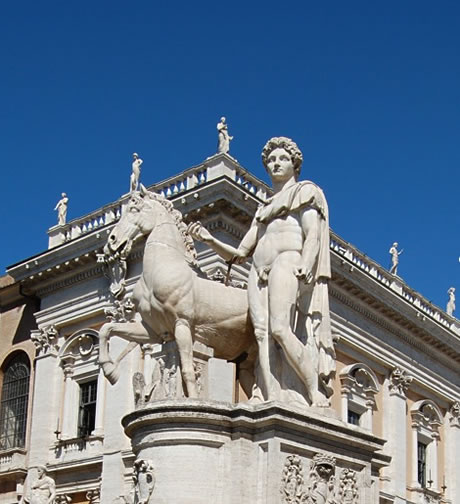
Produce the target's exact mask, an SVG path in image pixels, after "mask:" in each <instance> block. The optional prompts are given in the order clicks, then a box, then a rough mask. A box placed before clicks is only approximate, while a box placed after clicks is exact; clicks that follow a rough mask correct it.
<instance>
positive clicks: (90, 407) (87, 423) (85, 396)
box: [78, 380, 97, 437]
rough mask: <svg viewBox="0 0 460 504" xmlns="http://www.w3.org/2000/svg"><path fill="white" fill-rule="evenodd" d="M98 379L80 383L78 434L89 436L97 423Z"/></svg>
mask: <svg viewBox="0 0 460 504" xmlns="http://www.w3.org/2000/svg"><path fill="white" fill-rule="evenodd" d="M96 401H97V380H94V381H91V382H86V383H82V384H81V385H80V412H79V419H78V435H79V436H80V437H85V436H89V435H90V434H91V433H92V432H93V430H94V427H95V425H96Z"/></svg>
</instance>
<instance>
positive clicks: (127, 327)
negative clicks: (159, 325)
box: [99, 322, 152, 385]
mask: <svg viewBox="0 0 460 504" xmlns="http://www.w3.org/2000/svg"><path fill="white" fill-rule="evenodd" d="M112 336H118V337H120V338H123V339H125V340H127V341H129V344H128V345H127V346H126V347H125V348H124V349H123V351H122V352H121V353H120V355H119V356H118V358H117V359H116V360H115V362H114V361H113V360H112V359H111V357H110V355H109V350H108V341H109V339H110V338H111V337H112ZM151 341H152V337H151V335H150V334H149V333H148V331H147V329H146V328H145V327H144V325H143V324H142V323H141V322H124V323H121V322H119V323H114V322H109V323H107V324H104V325H103V326H102V327H101V329H100V331H99V363H100V364H101V367H102V370H103V372H104V375H105V377H106V378H107V379H108V380H109V382H110V383H111V384H112V385H114V384H115V383H116V382H117V381H118V378H119V377H120V366H119V364H120V362H121V360H122V359H123V358H124V357H125V356H126V355H127V354H128V353H129V352H130V351H131V350H132V349H133V348H135V347H136V345H138V344H142V343H147V342H151Z"/></svg>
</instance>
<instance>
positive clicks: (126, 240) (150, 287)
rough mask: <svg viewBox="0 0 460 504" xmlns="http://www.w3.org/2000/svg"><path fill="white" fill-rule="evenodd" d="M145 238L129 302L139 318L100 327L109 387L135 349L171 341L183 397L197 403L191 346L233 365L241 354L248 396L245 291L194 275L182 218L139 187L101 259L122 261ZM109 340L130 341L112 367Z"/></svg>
mask: <svg viewBox="0 0 460 504" xmlns="http://www.w3.org/2000/svg"><path fill="white" fill-rule="evenodd" d="M144 235H147V236H148V238H147V241H146V244H145V249H144V254H143V263H142V275H141V276H140V278H139V280H138V282H137V283H136V285H135V286H134V290H133V295H132V301H133V304H134V306H135V309H136V311H137V313H138V315H139V316H140V318H138V319H137V320H133V321H131V322H121V321H116V320H113V321H111V322H108V323H106V324H104V325H103V326H102V327H101V329H100V331H99V362H100V364H101V367H102V369H103V372H104V374H105V376H106V377H107V378H108V380H109V381H110V382H111V383H115V382H116V381H117V380H118V376H119V364H120V362H121V360H122V359H123V358H124V356H125V355H126V354H127V353H128V352H129V351H131V350H132V349H133V348H134V347H136V346H137V345H138V344H144V343H164V342H167V341H171V340H175V341H176V343H177V349H178V352H179V357H180V365H181V366H180V369H181V373H182V378H183V381H184V383H185V389H186V390H185V392H186V395H187V396H188V397H198V395H199V390H198V389H199V387H198V386H197V379H196V374H195V369H194V363H193V342H194V340H198V341H200V342H201V343H203V344H204V345H206V346H209V347H212V348H213V349H214V357H216V358H221V359H226V360H234V359H236V358H238V357H241V356H243V355H246V354H247V358H246V359H245V360H244V361H243V362H241V363H240V368H239V371H240V374H239V377H240V383H241V384H242V387H243V389H244V390H245V392H246V394H247V395H248V396H250V395H251V391H252V387H253V385H254V364H255V360H256V359H257V343H256V341H255V337H254V331H253V330H252V326H251V323H250V320H249V315H248V300H247V296H246V292H245V291H244V290H242V289H238V288H236V287H232V286H226V285H224V284H222V283H219V282H214V281H212V280H209V279H207V278H204V276H205V275H204V274H203V273H202V272H201V271H199V270H198V267H197V261H196V250H195V247H194V243H193V239H192V237H191V236H190V235H189V233H188V232H187V226H186V225H185V223H184V222H183V221H182V215H181V213H180V212H179V211H178V210H175V209H174V206H173V204H172V202H171V201H168V200H167V199H166V198H164V197H163V196H161V195H159V194H156V193H151V192H149V191H147V189H145V187H144V186H143V185H142V184H141V185H140V191H139V192H138V191H136V192H134V193H132V195H131V198H130V201H129V202H128V205H127V207H126V209H125V210H124V212H123V215H122V217H121V219H120V220H119V221H118V223H117V224H116V225H115V226H114V228H113V229H112V231H111V233H110V235H109V237H108V241H107V245H106V246H105V248H104V254H105V255H106V256H107V257H110V256H113V255H117V254H120V255H121V256H123V257H126V258H127V257H128V256H129V253H130V250H131V248H132V245H133V243H134V241H135V240H137V239H138V238H140V237H142V236H144ZM111 336H119V337H121V338H124V339H126V340H128V341H129V344H128V345H127V347H126V348H125V350H124V351H122V352H121V353H120V355H119V356H118V358H117V360H116V361H115V362H114V361H113V360H112V359H111V358H110V355H109V351H108V341H109V339H110V337H111ZM178 379H180V377H178ZM141 388H142V387H141Z"/></svg>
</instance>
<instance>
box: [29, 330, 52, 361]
mask: <svg viewBox="0 0 460 504" xmlns="http://www.w3.org/2000/svg"><path fill="white" fill-rule="evenodd" d="M58 337H59V333H58V330H57V329H56V327H55V326H54V325H50V326H48V327H42V328H41V329H39V330H37V331H31V333H30V339H31V340H32V341H33V343H34V345H35V347H36V349H37V355H44V354H46V353H49V352H57V351H58V350H59V346H58Z"/></svg>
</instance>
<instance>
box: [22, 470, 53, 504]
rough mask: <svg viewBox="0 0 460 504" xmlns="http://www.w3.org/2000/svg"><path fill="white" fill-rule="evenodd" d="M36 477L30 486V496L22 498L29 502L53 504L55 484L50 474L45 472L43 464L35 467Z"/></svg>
mask: <svg viewBox="0 0 460 504" xmlns="http://www.w3.org/2000/svg"><path fill="white" fill-rule="evenodd" d="M37 473H38V479H36V480H35V481H34V482H33V483H32V485H31V487H30V496H29V498H28V499H24V501H25V502H27V503H29V504H54V500H55V498H56V484H55V482H54V479H53V478H52V477H51V476H48V475H47V474H46V467H45V466H38V467H37Z"/></svg>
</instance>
